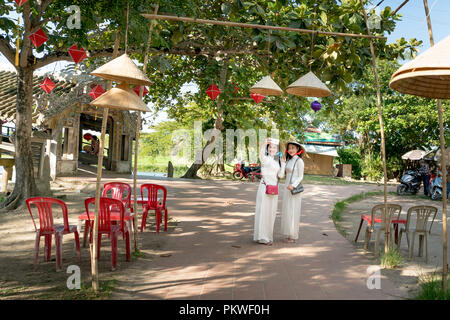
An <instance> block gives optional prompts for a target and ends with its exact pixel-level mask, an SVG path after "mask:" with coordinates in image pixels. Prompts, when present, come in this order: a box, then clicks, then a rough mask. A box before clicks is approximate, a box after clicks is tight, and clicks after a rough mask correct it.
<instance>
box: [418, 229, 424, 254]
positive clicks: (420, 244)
mask: <svg viewBox="0 0 450 320" xmlns="http://www.w3.org/2000/svg"><path fill="white" fill-rule="evenodd" d="M422 256H423V235H422V234H420V235H419V254H418V257H422Z"/></svg>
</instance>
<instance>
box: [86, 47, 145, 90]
mask: <svg viewBox="0 0 450 320" xmlns="http://www.w3.org/2000/svg"><path fill="white" fill-rule="evenodd" d="M91 74H92V75H94V76H97V77H100V78H103V79H106V80H113V81H117V82H127V83H129V84H139V85H151V84H152V82H151V81H150V79H149V78H148V77H147V76H146V75H145V73H143V72H142V71H141V70H140V69H139V68H138V67H137V66H136V65H135V64H134V62H133V61H132V60H131V59H130V57H128V55H127V54H126V53H125V54H123V55H121V56H120V57H118V58H116V59H113V60H111V61H110V62H108V63H106V64H104V65H102V66H101V67H99V68H97V69H95V70H94V71H93V72H91Z"/></svg>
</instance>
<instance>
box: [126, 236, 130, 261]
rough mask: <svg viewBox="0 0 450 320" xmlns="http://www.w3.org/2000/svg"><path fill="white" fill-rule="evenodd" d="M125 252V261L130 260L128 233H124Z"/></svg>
mask: <svg viewBox="0 0 450 320" xmlns="http://www.w3.org/2000/svg"><path fill="white" fill-rule="evenodd" d="M125 250H126V257H127V261H130V260H131V257H130V251H131V249H130V233H129V232H128V231H126V232H125Z"/></svg>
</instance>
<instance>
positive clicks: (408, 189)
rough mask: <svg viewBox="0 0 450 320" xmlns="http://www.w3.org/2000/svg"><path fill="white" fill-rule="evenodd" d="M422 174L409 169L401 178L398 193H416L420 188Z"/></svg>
mask: <svg viewBox="0 0 450 320" xmlns="http://www.w3.org/2000/svg"><path fill="white" fill-rule="evenodd" d="M421 182H422V176H421V174H420V173H419V172H418V171H415V170H407V171H406V173H405V174H404V175H403V176H402V178H401V179H400V185H398V186H397V194H398V195H403V194H416V193H417V192H418V191H419V189H420V184H421Z"/></svg>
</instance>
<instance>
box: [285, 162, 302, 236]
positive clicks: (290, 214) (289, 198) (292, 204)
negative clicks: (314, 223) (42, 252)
mask: <svg viewBox="0 0 450 320" xmlns="http://www.w3.org/2000/svg"><path fill="white" fill-rule="evenodd" d="M297 159H298V160H297ZM296 160H297V163H296V164H295V161H296ZM294 164H295V168H294ZM282 167H283V166H282ZM304 167H305V164H304V162H303V160H302V159H301V158H299V156H297V155H296V156H294V157H293V158H291V159H290V160H289V161H287V162H286V166H285V168H284V169H285V170H282V172H281V173H282V175H281V177H283V176H284V172H286V183H285V185H284V186H281V189H282V192H281V194H282V197H283V198H282V203H281V234H283V235H284V236H285V237H286V238H290V239H298V227H299V223H300V213H301V211H302V196H301V193H297V194H296V195H293V194H292V193H291V191H290V190H288V189H286V188H287V187H288V186H289V184H292V186H293V187H294V188H295V187H296V186H298V184H299V183H300V182H302V180H303V171H304ZM282 169H283V168H282ZM291 176H292V183H290V181H291Z"/></svg>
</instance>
